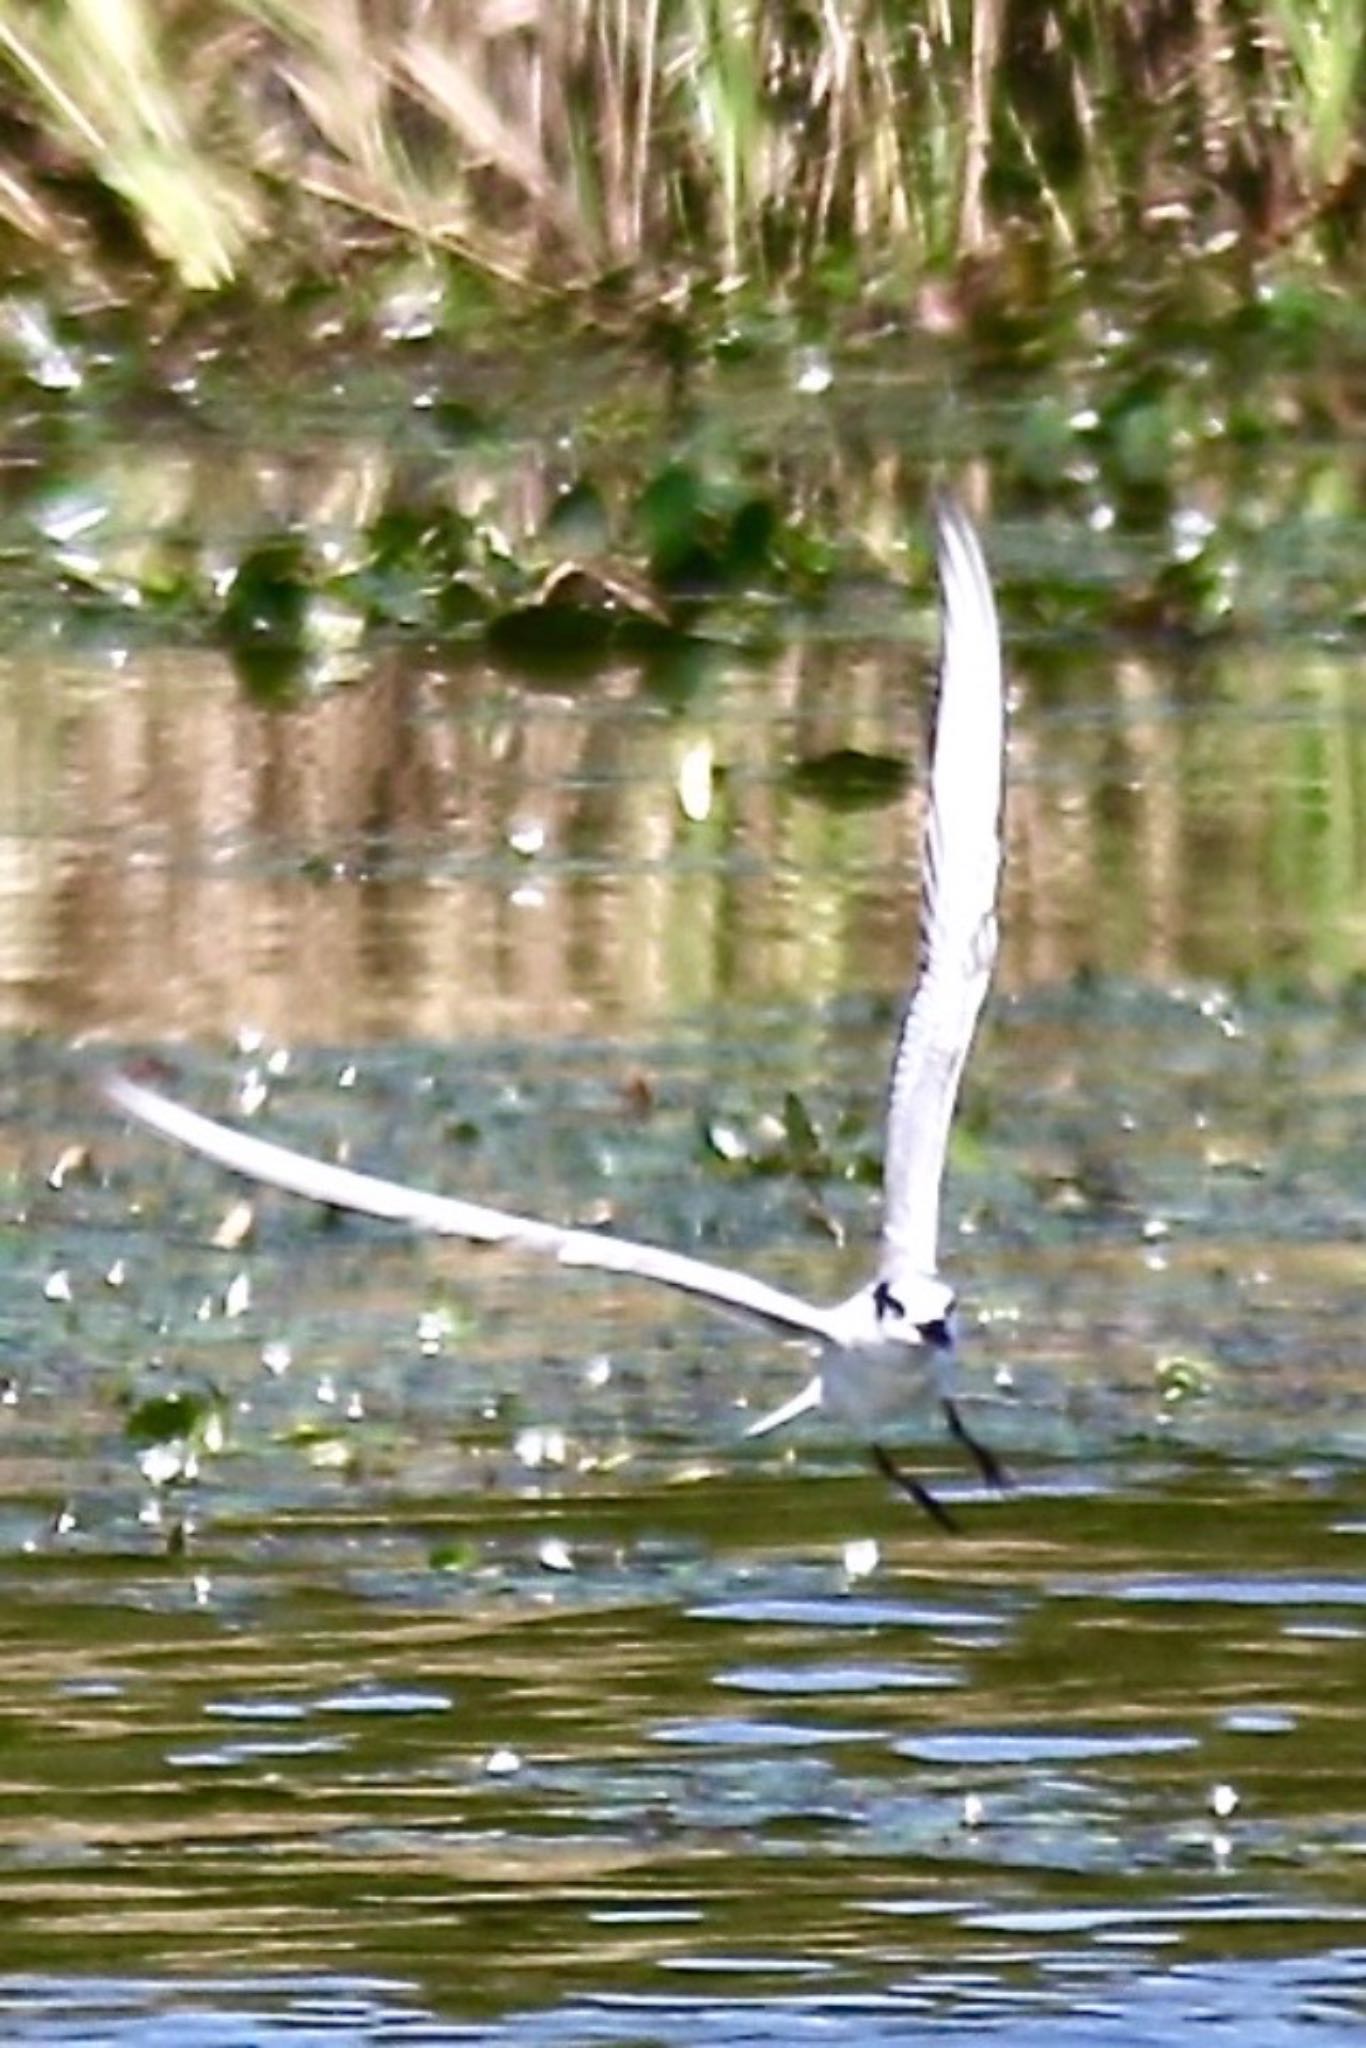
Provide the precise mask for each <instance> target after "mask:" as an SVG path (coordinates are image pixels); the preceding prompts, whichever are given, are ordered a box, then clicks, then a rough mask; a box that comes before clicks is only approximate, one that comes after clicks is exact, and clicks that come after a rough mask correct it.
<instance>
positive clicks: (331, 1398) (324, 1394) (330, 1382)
mask: <svg viewBox="0 0 1366 2048" xmlns="http://www.w3.org/2000/svg"><path fill="white" fill-rule="evenodd" d="M313 1398H314V1400H315V1401H321V1402H322V1404H323V1406H324V1408H335V1407H336V1405H337V1382H336V1381H335V1380H334V1379H333V1377H332V1375H331V1373H330V1372H325V1373H323V1374H321V1375H320V1377H319V1380H318V1384H317V1386H316V1387H315V1388H314V1389H313Z"/></svg>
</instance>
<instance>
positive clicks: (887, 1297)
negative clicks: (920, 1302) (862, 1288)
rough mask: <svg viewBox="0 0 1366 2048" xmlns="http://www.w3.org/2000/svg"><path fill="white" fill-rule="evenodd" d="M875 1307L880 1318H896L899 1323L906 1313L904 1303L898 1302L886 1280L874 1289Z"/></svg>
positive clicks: (879, 1282) (881, 1281)
mask: <svg viewBox="0 0 1366 2048" xmlns="http://www.w3.org/2000/svg"><path fill="white" fill-rule="evenodd" d="M873 1307H874V1308H875V1309H876V1310H877V1312H878V1315H879V1317H883V1316H895V1317H896V1318H897V1320H898V1321H900V1320H901V1318H902V1317H903V1316H904V1315H905V1313H906V1309H905V1305H904V1303H902V1302H899V1301H898V1300H897V1298H896V1296H895V1295H894V1294H893V1292H892V1290H891V1288H890V1287H889V1286H888V1284H887V1282H886V1281H885V1280H879V1281H878V1283H877V1286H876V1287H875V1288H874V1289H873Z"/></svg>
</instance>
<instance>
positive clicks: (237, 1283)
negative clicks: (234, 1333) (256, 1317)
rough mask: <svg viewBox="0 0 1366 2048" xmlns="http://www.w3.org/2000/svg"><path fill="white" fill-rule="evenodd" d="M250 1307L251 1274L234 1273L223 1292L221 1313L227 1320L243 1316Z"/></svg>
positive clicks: (231, 1320)
mask: <svg viewBox="0 0 1366 2048" xmlns="http://www.w3.org/2000/svg"><path fill="white" fill-rule="evenodd" d="M250 1307H251V1275H250V1273H235V1274H234V1275H233V1277H232V1279H231V1280H229V1282H228V1284H227V1287H226V1288H225V1289H224V1292H223V1313H224V1315H225V1316H226V1317H227V1318H228V1321H229V1322H233V1321H234V1320H235V1319H236V1318H237V1317H238V1316H244V1315H245V1314H246V1312H247V1310H248V1309H249V1308H250Z"/></svg>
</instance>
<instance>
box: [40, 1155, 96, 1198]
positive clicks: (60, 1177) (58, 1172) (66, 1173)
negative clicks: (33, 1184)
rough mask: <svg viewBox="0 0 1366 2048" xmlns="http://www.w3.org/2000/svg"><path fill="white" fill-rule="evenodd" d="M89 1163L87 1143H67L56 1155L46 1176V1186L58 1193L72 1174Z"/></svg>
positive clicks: (80, 1170)
mask: <svg viewBox="0 0 1366 2048" xmlns="http://www.w3.org/2000/svg"><path fill="white" fill-rule="evenodd" d="M89 1164H90V1147H89V1146H88V1145H68V1146H67V1147H66V1148H65V1150H63V1151H62V1152H60V1153H59V1154H58V1155H57V1159H56V1161H55V1163H54V1165H53V1168H52V1171H51V1173H49V1175H48V1177H47V1184H48V1186H49V1187H50V1188H52V1189H54V1190H55V1191H56V1193H58V1194H60V1193H61V1191H62V1189H63V1188H64V1187H65V1186H66V1184H67V1182H68V1180H70V1178H71V1176H72V1174H73V1173H81V1172H83V1171H84V1169H85V1168H86V1167H87V1166H88V1165H89Z"/></svg>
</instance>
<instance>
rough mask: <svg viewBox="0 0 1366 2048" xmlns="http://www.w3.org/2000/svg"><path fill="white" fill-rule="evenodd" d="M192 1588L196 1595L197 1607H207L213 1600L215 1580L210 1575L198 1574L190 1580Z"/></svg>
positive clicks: (195, 1602)
mask: <svg viewBox="0 0 1366 2048" xmlns="http://www.w3.org/2000/svg"><path fill="white" fill-rule="evenodd" d="M190 1588H191V1591H192V1592H193V1593H194V1604H195V1606H196V1607H207V1606H208V1604H209V1602H210V1600H211V1599H212V1598H213V1580H212V1579H211V1578H210V1577H209V1575H208V1573H207V1572H196V1573H195V1575H194V1577H193V1578H192V1579H191V1580H190Z"/></svg>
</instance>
